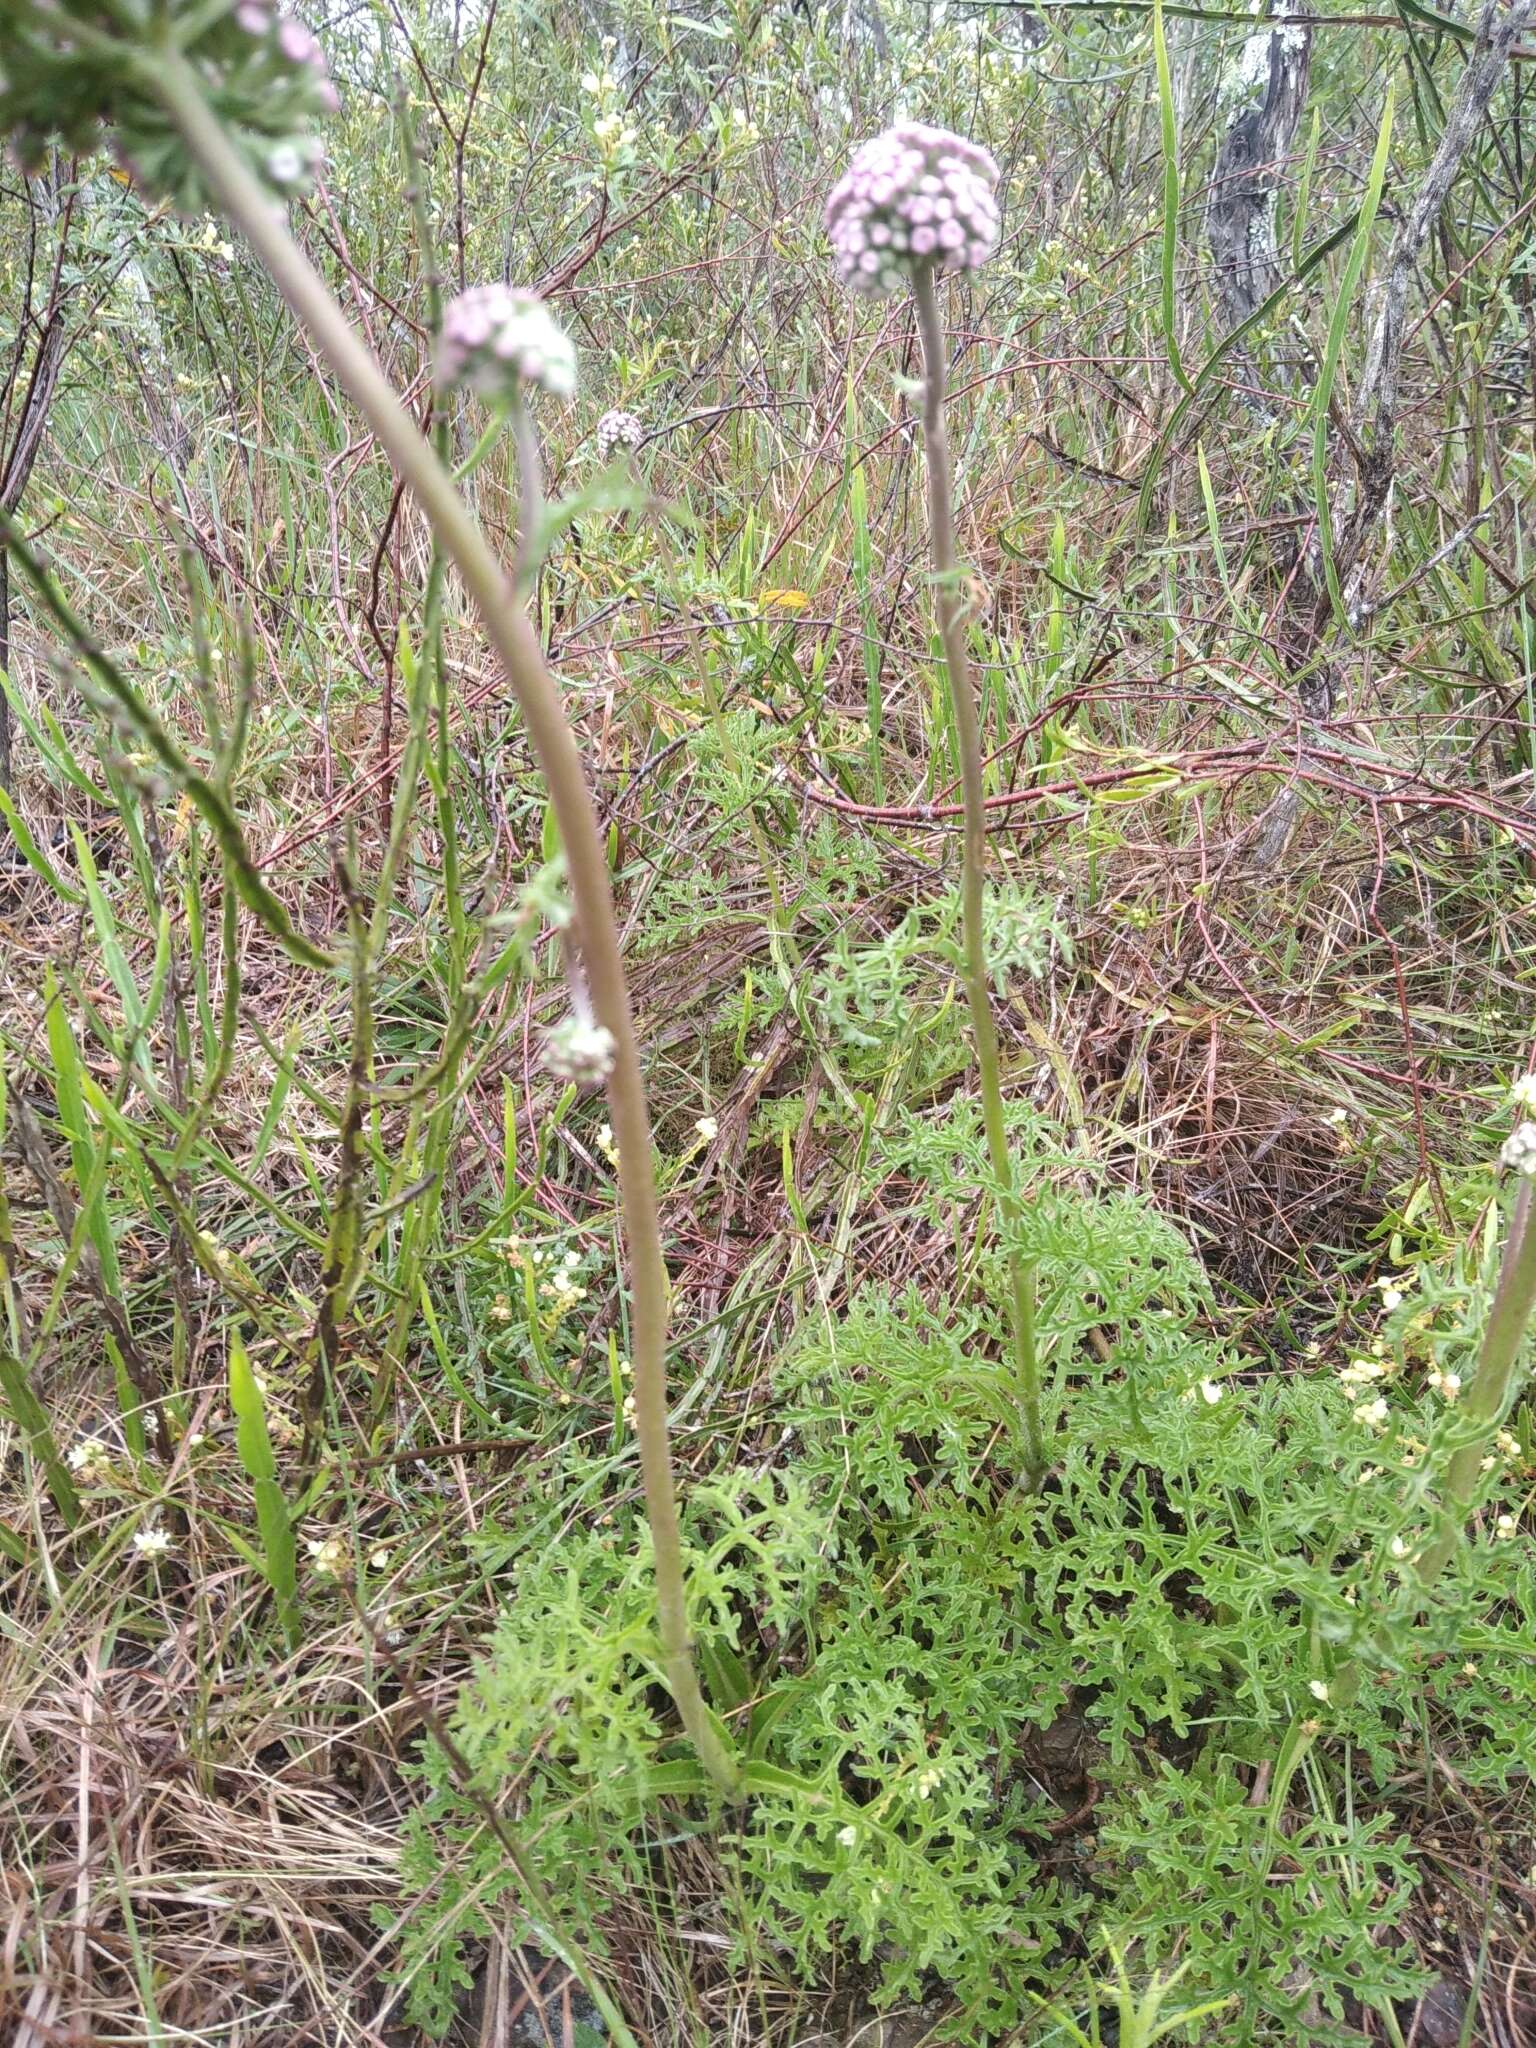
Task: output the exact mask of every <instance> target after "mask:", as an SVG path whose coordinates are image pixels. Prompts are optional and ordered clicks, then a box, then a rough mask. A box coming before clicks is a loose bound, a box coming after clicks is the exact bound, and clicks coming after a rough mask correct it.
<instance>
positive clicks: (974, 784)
mask: <svg viewBox="0 0 1536 2048" xmlns="http://www.w3.org/2000/svg"><path fill="white" fill-rule="evenodd" d="M912 296H913V299H914V300H915V302H916V305H917V325H918V331H919V333H920V334H921V336H922V343H923V442H924V446H925V449H926V451H927V458H928V460H927V471H928V525H929V529H930V537H931V544H932V549H933V568H934V580H935V583H936V586H937V588H936V593H935V596H936V601H937V604H938V610H939V637H940V638H941V640H942V641H943V643H944V666H945V668H946V670H947V671H948V676H949V701H950V715H951V717H952V718H953V719H954V723H955V737H956V739H957V741H958V743H959V748H960V787H961V794H962V799H963V802H964V808H965V845H964V853H963V858H962V865H961V893H960V907H961V939H962V946H963V956H964V968H963V979H964V982H965V1000H966V1003H967V1005H968V1007H969V1009H970V1013H971V1034H972V1036H973V1037H974V1039H975V1041H976V1065H977V1068H978V1070H979V1074H980V1081H981V1115H982V1122H983V1123H984V1125H985V1126H986V1133H987V1151H988V1153H989V1155H990V1157H991V1160H992V1172H993V1176H994V1178H995V1179H996V1181H997V1184H998V1188H999V1190H1000V1199H1001V1203H1002V1211H1003V1221H1004V1224H1005V1226H1006V1228H1007V1229H1008V1231H1009V1233H1010V1238H1011V1241H1010V1243H1009V1245H1008V1250H1007V1257H1008V1292H1009V1314H1010V1318H1011V1321H1012V1326H1013V1353H1014V1364H1015V1368H1016V1370H1017V1374H1018V1385H1019V1403H1020V1412H1021V1415H1022V1419H1023V1424H1024V1463H1025V1468H1026V1477H1027V1478H1028V1480H1029V1483H1030V1484H1031V1485H1037V1484H1038V1483H1039V1481H1040V1478H1041V1476H1042V1474H1043V1473H1044V1471H1045V1468H1046V1464H1047V1458H1046V1452H1045V1433H1044V1429H1043V1427H1042V1425H1041V1420H1040V1362H1039V1357H1038V1354H1037V1351H1036V1347H1035V1272H1034V1267H1033V1265H1032V1263H1031V1262H1030V1260H1028V1259H1026V1258H1025V1257H1024V1255H1023V1253H1022V1252H1021V1251H1020V1250H1019V1249H1018V1243H1017V1225H1018V1223H1019V1221H1020V1217H1021V1208H1020V1203H1019V1194H1018V1185H1017V1182H1016V1181H1015V1178H1014V1171H1013V1158H1012V1155H1011V1154H1010V1152H1009V1150H1008V1126H1007V1123H1006V1121H1005V1118H1004V1115H1003V1081H1002V1070H1001V1066H1000V1064H999V1060H998V1051H997V1024H996V1021H995V1019H994V1018H993V1015H992V993H991V987H990V983H989V979H988V975H987V949H986V934H985V931H984V928H983V907H984V902H985V890H986V872H987V814H986V805H985V788H984V784H983V780H982V765H981V723H980V717H979V714H978V712H977V708H976V693H975V690H974V688H973V687H972V683H971V671H970V662H969V660H968V658H967V655H966V649H965V621H964V619H963V617H962V615H961V607H960V598H959V593H958V591H957V590H956V588H955V578H956V567H957V565H956V560H955V514H954V505H953V502H952V496H951V489H950V477H949V437H948V434H947V433H946V432H945V427H944V377H945V358H944V327H943V322H942V321H941V319H940V317H939V300H938V293H937V292H936V290H935V289H934V278H933V265H932V264H931V263H924V264H920V265H919V266H918V267H917V268H916V269H915V270H914V272H913V275H912Z"/></svg>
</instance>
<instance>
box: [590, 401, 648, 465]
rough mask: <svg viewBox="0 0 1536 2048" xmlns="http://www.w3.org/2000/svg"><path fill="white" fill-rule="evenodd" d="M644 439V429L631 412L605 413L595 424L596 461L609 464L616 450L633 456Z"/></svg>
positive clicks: (615, 411) (616, 410)
mask: <svg viewBox="0 0 1536 2048" xmlns="http://www.w3.org/2000/svg"><path fill="white" fill-rule="evenodd" d="M644 439H645V429H644V427H642V426H641V424H640V422H639V421H638V420H637V419H636V418H635V416H634V414H633V413H632V412H621V411H619V410H618V409H615V410H614V411H613V412H605V413H604V414H603V416H602V418H601V419H600V420H599V421H598V423H597V459H598V461H599V462H611V461H612V459H613V456H614V453H615V451H616V450H617V449H620V448H623V449H626V450H628V452H629V453H631V454H633V453H634V451H635V449H637V448H638V447H639V446H640V443H641V442H642V441H643V440H644Z"/></svg>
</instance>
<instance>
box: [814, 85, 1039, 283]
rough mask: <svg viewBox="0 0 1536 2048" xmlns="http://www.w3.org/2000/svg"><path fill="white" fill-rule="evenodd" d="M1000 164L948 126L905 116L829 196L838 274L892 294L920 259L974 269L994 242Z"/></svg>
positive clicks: (862, 154) (866, 149)
mask: <svg viewBox="0 0 1536 2048" xmlns="http://www.w3.org/2000/svg"><path fill="white" fill-rule="evenodd" d="M997 177H998V172H997V165H996V164H995V163H994V162H993V160H992V158H991V157H990V156H989V155H988V154H987V152H986V151H985V150H984V149H980V148H978V147H977V145H976V144H975V143H974V142H967V141H966V140H965V138H964V137H963V136H960V135H952V134H951V133H950V131H949V130H948V129H947V128H930V127H929V126H928V125H927V124H926V123H925V122H922V121H900V122H898V123H897V125H896V126H895V127H894V128H888V129H887V130H886V131H885V133H884V134H883V135H877V136H876V137H875V139H874V141H873V142H866V143H865V144H864V146H863V148H862V149H860V150H858V151H857V152H856V154H855V156H854V159H853V162H852V163H851V164H850V165H849V166H848V169H847V170H846V171H845V172H844V174H843V176H842V177H841V178H840V179H839V180H838V182H837V184H836V185H835V186H834V188H833V191H832V196H831V198H830V199H828V201H827V233H828V235H829V236H830V237H831V240H832V258H833V262H834V263H835V264H836V266H837V274H838V277H839V278H840V279H841V281H842V282H843V283H844V284H845V285H846V286H847V287H848V289H849V290H850V291H854V292H864V293H871V294H873V293H878V292H893V291H897V290H899V289H900V287H901V284H902V281H903V279H904V278H905V277H907V276H909V275H910V274H911V272H912V271H913V270H915V269H916V268H917V267H918V265H919V264H923V263H932V264H934V265H936V266H939V267H945V268H954V269H958V270H975V269H976V268H978V266H979V265H981V264H983V263H985V262H986V260H987V258H988V257H989V256H990V255H991V254H992V252H993V250H994V249H996V247H997V236H998V214H997Z"/></svg>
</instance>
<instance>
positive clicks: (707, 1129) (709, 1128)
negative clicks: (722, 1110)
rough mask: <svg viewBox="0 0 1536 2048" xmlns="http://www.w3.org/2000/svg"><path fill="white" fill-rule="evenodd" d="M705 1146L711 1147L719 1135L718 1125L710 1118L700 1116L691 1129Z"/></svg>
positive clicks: (715, 1120) (714, 1119)
mask: <svg viewBox="0 0 1536 2048" xmlns="http://www.w3.org/2000/svg"><path fill="white" fill-rule="evenodd" d="M693 1128H694V1129H695V1130H696V1131H697V1132H698V1134H699V1136H700V1137H701V1138H702V1139H703V1140H704V1142H705V1144H706V1145H712V1144H713V1143H714V1142H715V1140H716V1138H718V1137H719V1135H720V1125H719V1122H718V1121H717V1119H716V1118H714V1117H712V1116H701V1117H700V1118H699V1120H698V1122H697V1123H696V1124H695V1125H694V1127H693Z"/></svg>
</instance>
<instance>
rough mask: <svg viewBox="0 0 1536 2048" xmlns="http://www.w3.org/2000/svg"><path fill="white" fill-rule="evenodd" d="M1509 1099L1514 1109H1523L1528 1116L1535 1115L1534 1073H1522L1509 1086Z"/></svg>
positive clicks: (1535, 1083)
mask: <svg viewBox="0 0 1536 2048" xmlns="http://www.w3.org/2000/svg"><path fill="white" fill-rule="evenodd" d="M1509 1099H1510V1101H1511V1102H1512V1103H1513V1104H1514V1106H1515V1108H1516V1109H1523V1110H1524V1111H1525V1112H1526V1114H1527V1115H1528V1116H1536V1074H1522V1075H1521V1076H1520V1078H1519V1080H1518V1081H1515V1082H1513V1083H1512V1084H1511V1086H1510V1091H1509Z"/></svg>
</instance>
